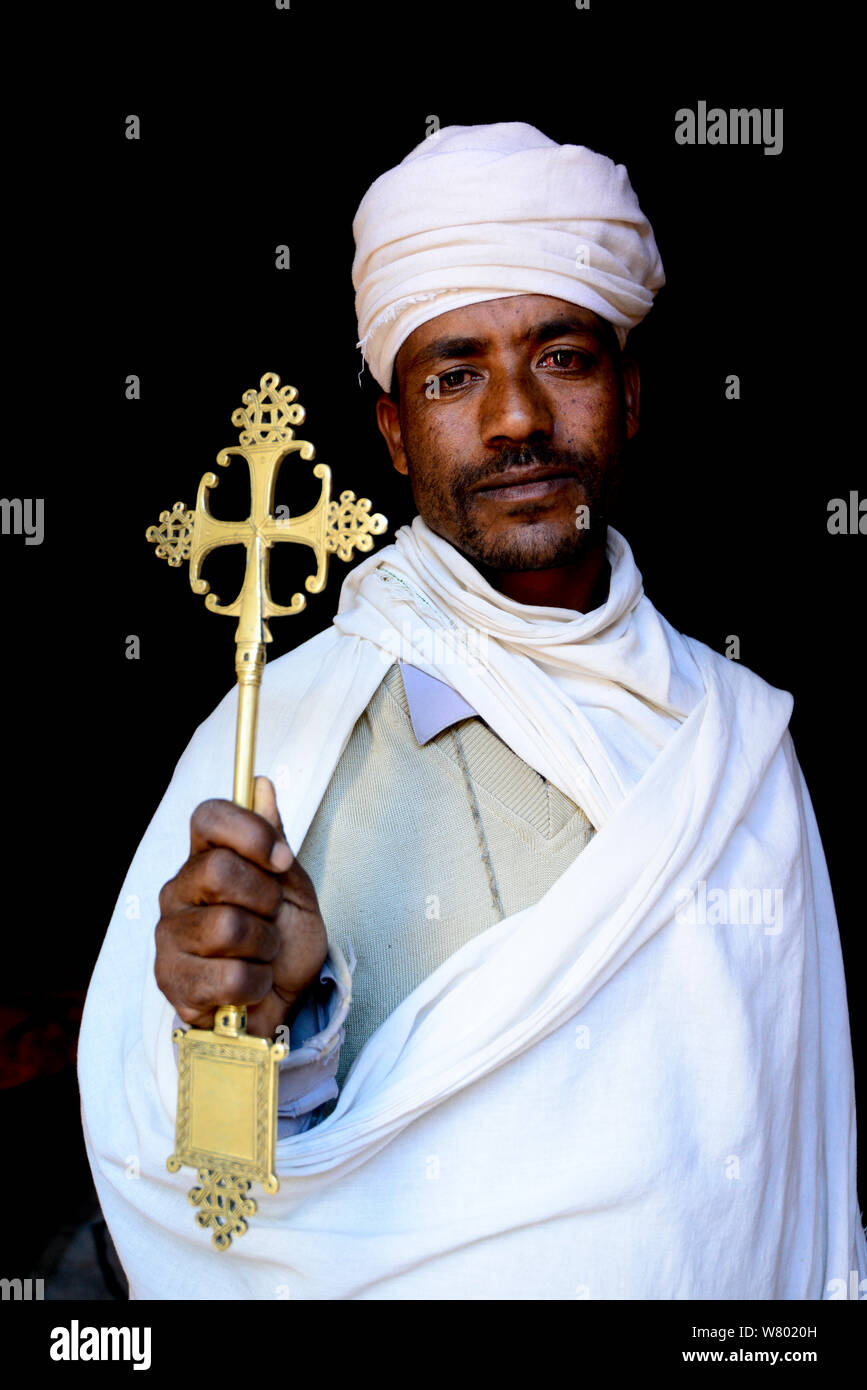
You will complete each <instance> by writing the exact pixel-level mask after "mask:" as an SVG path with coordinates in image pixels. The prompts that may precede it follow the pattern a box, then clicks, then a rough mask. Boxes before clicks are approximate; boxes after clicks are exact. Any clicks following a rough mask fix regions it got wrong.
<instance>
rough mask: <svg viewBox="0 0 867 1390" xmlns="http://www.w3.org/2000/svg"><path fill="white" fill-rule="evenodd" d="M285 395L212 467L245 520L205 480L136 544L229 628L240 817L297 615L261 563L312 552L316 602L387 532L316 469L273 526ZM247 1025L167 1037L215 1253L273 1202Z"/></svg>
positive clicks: (264, 1091)
mask: <svg viewBox="0 0 867 1390" xmlns="http://www.w3.org/2000/svg"><path fill="white" fill-rule="evenodd" d="M297 394H298V393H297V391H296V390H295V388H294V387H293V386H283V387H281V386H280V378H279V377H278V376H276V375H275V374H274V373H273V372H266V373H265V375H264V376H263V377H262V378H261V381H260V383H259V390H258V391H254V390H250V391H247V392H245V393H244V395H243V397H242V400H243V402H244V404H243V405H242V406H240V407H239V408H238V409H237V410H236V411H235V412H234V413H233V415H232V424H233V425H236V426H237V427H238V429H239V431H240V434H239V439H240V443H239V444H238V445H235V446H234V447H232V448H228V449H223V450H221V452H220V453H219V454H218V455H217V463H218V464H219V465H220V466H221V467H223V468H226V467H228V466H229V464H230V463H231V460H232V459H233V458H235V457H239V458H242V459H244V461H245V462H246V464H247V468H248V470H249V475H250V497H251V504H250V514H249V516H248V517H247V518H246V519H245V520H244V521H218V520H217V519H216V518H215V517H214V516H212V515H211V511H210V508H209V505H208V500H209V495H210V493H211V492H212V491H213V489H214V488H215V487H216V486H217V484H218V482H219V479H218V477H217V475H216V474H215V473H210V472H209V473H205V475H204V476H203V478H202V480H201V482H200V483H199V490H198V495H197V498H196V505H195V507H193V508H191V509H187V508H185V507H184V504H183V503H182V502H176V503H175V504H174V506H173V507H172V509H171V511H165V512H161V513H160V520H159V525H158V526H149V527H148V530H147V539H148V540H149V541H151V542H153V543H154V544H155V545H156V553H157V555H158V556H159V557H160V558H161V559H165V560H167V561H168V563H169V565H171V566H172V567H173V568H177V567H178V566H179V565H181V564H183V563H184V561H189V566H190V569H189V575H190V585H191V586H192V589H193V591H194V593H197V594H202V595H205V605H206V607H207V608H209V609H210V610H211V612H213V613H224V614H227V615H228V616H231V617H236V618H237V619H238V625H237V628H236V630H235V643H236V648H235V672H236V675H237V678H238V718H237V733H236V741H235V777H234V791H233V800H234V801H235V802H236V803H237V804H238V805H239V806H244V807H246V808H247V809H251V808H252V806H253V783H254V765H255V753H256V722H257V713H258V701H259V686H260V685H261V682H262V672H263V670H264V667H265V648H266V644H267V643H268V642H270V641H271V640H272V638H271V632H270V629H269V627H268V619H269V618H277V617H282V616H284V615H289V614H292V613H300V612H301V611H302V609H304V608H305V607H306V603H307V600H306V599H305V597H304V595H303V594H300V593H296V594H293V596H292V599H291V601H290V602H289V603H288V604H285V605H281V604H278V603H275V601H274V599H273V598H272V595H271V589H270V576H269V555H270V551H271V549H272V548H273V546H274V545H276V544H278V543H279V542H281V541H289V542H292V543H294V544H296V545H307V546H309V547H310V548H311V549H312V550H313V553H314V557H315V561H316V571H315V573H314V574H311V575H309V576H308V577H307V579H306V580H305V581H304V587H305V588H306V590H307V592H308V593H311V594H318V593H321V592H322V590H323V589H324V587H325V582H326V579H327V577H328V562H329V557H330V556H331V555H333V554H337V555H338V556H339V557H340V559H342V560H350V559H352V558H353V552H354V551H355V550H359V551H368V550H371V549H372V548H373V537H374V536H378V535H381V534H382V533H383V532H384V531H385V529H386V525H387V522H386V519H385V517H384V516H382V515H380V514H379V513H374V514H371V511H370V505H371V504H370V502H369V501H368V499H367V498H364V497H363V498H361V499H359V500H357V501H356V498H355V494H354V493H353V492H342V493H341V494H340V500H339V501H333V500H332V497H331V470H330V468H328V467H327V465H325V464H322V463H317V464H316V465H315V467H314V469H313V473H314V476H315V477H317V478H320V479H321V482H322V487H321V492H320V496H319V500H318V501H317V503H316V505H315V506H314V507H313V508H312V509H311V510H310V511H309V512H306V513H305V514H304V515H303V516H299V517H293V516H291V515H290V516H289V517H280V518H275V516H274V515H273V511H274V490H275V486H276V482H277V475H278V472H279V470H280V467H281V465H282V463H283V462H284V460H285V459H287V458H288V457H289V455H291V454H296V453H297V454H299V455H300V457H301V458H302V459H304V460H305V461H309V460H312V459H313V457H314V455H315V449H314V447H313V445H312V444H310V443H309V442H308V441H307V440H301V439H296V438H295V429H294V427H295V426H297V425H300V424H302V423H303V421H304V418H305V412H304V408H303V407H302V406H301V405H298V404H297V403H296V397H297ZM225 545H243V546H245V547H246V551H247V563H246V569H245V573H244V580H243V583H242V585H241V589H240V592H239V593H238V595H237V597H236V598H235V599H234V600H233V602H231V603H228V604H221V603H220V600H219V598H218V596H217V595H216V594H214V593H211V591H210V585H209V583H208V581H207V580H205V579H203V578H202V573H201V572H202V564H203V562H204V560H205V559H206V558H207V556H208V555H209V554H210V553H211V551H213V550H215V549H217V548H218V547H220V546H225ZM246 1022H247V1014H246V1009H245V1008H244V1007H242V1006H236V1005H233V1004H224V1005H223V1004H221V1005H220V1006H219V1007H218V1009H217V1011H216V1013H215V1015H214V1027H213V1029H212V1030H207V1029H198V1028H188V1029H186V1030H185V1029H182V1028H177V1029H175V1031H174V1033H173V1034H172V1038H173V1040H174V1042H175V1043H176V1044H177V1047H178V1110H177V1120H176V1126H175V1150H174V1153H173V1154H171V1156H170V1157H169V1159H168V1160H167V1163H168V1167H169V1169H170V1170H171V1171H172V1172H177V1171H178V1169H179V1168H180V1167H182V1166H184V1167H192V1168H196V1169H197V1170H198V1176H199V1184H200V1185H199V1186H198V1187H194V1188H193V1189H192V1191H191V1192H190V1193H189V1199H190V1201H191V1202H192V1203H193V1205H194V1206H195V1207H196V1208H197V1211H196V1217H195V1219H196V1222H197V1224H198V1225H199V1226H201V1227H202V1228H203V1229H204V1230H207V1229H210V1230H211V1233H212V1239H213V1243H214V1245H215V1246H216V1247H217V1249H218V1250H226V1249H228V1248H229V1247H230V1245H231V1243H232V1237H233V1236H238V1235H243V1233H244V1231H246V1229H247V1218H248V1217H249V1216H252V1215H253V1214H254V1213H255V1211H256V1203H255V1201H254V1200H253V1198H251V1197H249V1196H248V1195H247V1194H248V1193H249V1190H250V1187H251V1186H252V1184H253V1183H254V1182H260V1183H261V1184H262V1186H263V1187H264V1189H265V1191H266V1192H271V1193H273V1192H276V1191H277V1189H278V1187H279V1180H278V1178H277V1176H276V1174H275V1172H274V1161H275V1145H276V1139H277V1082H278V1073H279V1066H280V1062H281V1061H282V1060H283V1058H284V1057H285V1056H286V1055H287V1053H288V1050H289V1049H288V1047H287V1045H286V1044H285V1043H283V1042H273V1041H271V1040H269V1039H268V1038H255V1037H251V1036H250V1035H249V1034H248V1033H247V1032H246Z"/></svg>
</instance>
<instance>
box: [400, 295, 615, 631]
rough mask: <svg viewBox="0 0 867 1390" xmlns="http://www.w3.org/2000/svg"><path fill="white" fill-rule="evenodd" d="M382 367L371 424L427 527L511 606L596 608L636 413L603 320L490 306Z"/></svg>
mask: <svg viewBox="0 0 867 1390" xmlns="http://www.w3.org/2000/svg"><path fill="white" fill-rule="evenodd" d="M394 370H395V374H396V376H397V382H398V387H399V404H398V403H396V402H395V400H394V399H393V398H392V397H391V396H390V395H386V394H383V395H382V396H380V398H379V400H378V402H377V422H378V424H379V428H380V430H381V432H382V435H383V437H384V439H385V442H386V444H387V445H388V449H389V453H390V454H391V460H392V463H393V464H394V467H395V468H396V469H397V471H398V472H399V473H403V474H405V475H406V476H408V477H409V480H410V484H411V487H412V492H413V499H414V501H415V505H416V508H417V510H418V512H419V514H420V515H421V516H422V517H423V519H424V520H425V521H426V522H427V524H428V526H429V527H430V528H431V530H432V531H436V533H437V534H438V535H440V536H443V537H444V538H445V540H447V541H449V542H450V543H451V544H452V545H453V546H455V548H456V549H457V550H459V551H460V552H461V553H462V554H463V555H465V556H466V557H467V559H468V560H470V561H471V563H472V564H473V565H475V566H476V568H477V569H479V570H480V571H481V573H482V574H483V575H484V577H485V579H487V581H488V582H489V583H490V584H491V585H492V587H493V588H495V589H498V590H499V591H500V593H503V594H505V595H507V597H509V598H512V599H515V600H516V601H517V602H519V603H526V604H542V605H546V606H553V607H558V608H571V609H575V610H577V611H578V612H582V613H583V612H587V611H588V610H589V609H590V608H593V607H595V606H597V604H598V603H599V602H601V601H603V600H604V597H605V594H606V593H607V586H608V563H607V560H606V557H605V540H606V530H607V522H608V516H609V513H610V510H611V506H612V503H613V501H614V499H615V497H616V495H617V491H618V489H619V486H620V482H621V464H622V457H623V451H624V446H625V443H626V441H627V440H628V439H631V438H632V436H633V435H634V434H635V432H636V430H637V429H638V407H639V377H638V368H637V367H636V365H635V363H634V362H632V361H631V360H629V359H623V360H622V361H621V362H619V363H618V361H617V354H616V340H613V335H612V334H611V330H610V326H608V325H605V324H604V323H603V322H602V320H601V319H599V318H598V316H597V315H596V314H594V313H592V312H591V311H590V310H589V309H583V308H579V307H578V306H576V305H574V304H569V303H567V302H566V301H565V300H562V299H553V298H551V297H549V296H547V295H515V296H512V297H510V298H508V299H496V300H490V301H488V302H486V303H482V304H473V305H470V306H469V307H468V308H462V309H454V310H452V311H451V312H450V313H448V314H441V315H440V316H439V317H438V318H436V319H431V320H430V321H429V322H428V323H425V324H422V325H421V327H420V328H417V329H416V330H415V332H414V333H412V334H411V335H410V337H409V338H408V339H407V340H406V342H405V343H403V345H402V346H401V348H400V351H399V352H398V354H397V359H396V362H395V367H394ZM431 378H434V379H435V382H436V384H435V385H432V384H431ZM437 389H438V391H439V396H438V398H437V397H436V396H433V397H432V398H430V397H429V392H432V391H435V390H437ZM539 475H541V476H539ZM508 483H512V484H513V486H512V487H510V488H508V487H506V486H504V485H505V484H508ZM516 484H517V485H518V486H515V485H516ZM498 485H499V486H498ZM582 506H584V507H587V509H588V513H589V516H588V514H587V513H584V514H580V513H578V512H577V510H576V509H577V508H579V507H582ZM579 515H580V516H581V519H582V520H589V525H588V526H586V527H578V526H576V519H577V518H578V516H579Z"/></svg>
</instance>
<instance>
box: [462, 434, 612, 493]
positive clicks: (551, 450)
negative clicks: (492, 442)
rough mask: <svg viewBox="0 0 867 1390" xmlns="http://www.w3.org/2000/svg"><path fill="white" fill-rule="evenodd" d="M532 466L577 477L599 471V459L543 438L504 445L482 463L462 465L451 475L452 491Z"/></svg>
mask: <svg viewBox="0 0 867 1390" xmlns="http://www.w3.org/2000/svg"><path fill="white" fill-rule="evenodd" d="M534 466H540V467H545V468H557V469H559V470H561V471H562V472H564V473H576V474H577V475H578V477H579V478H586V477H588V476H592V475H593V474H595V473H598V471H599V462H598V460H597V459H596V458H595V457H594V456H593V455H591V454H587V453H584V452H583V451H582V450H580V449H560V448H557V447H556V446H555V445H553V444H550V443H549V442H548V441H547V440H545V439H542V440H538V441H534V442H533V443H529V442H528V443H526V444H518V445H515V444H506V445H504V446H503V448H502V449H499V450H498V451H497V453H496V454H490V455H488V457H487V458H486V459H485V461H484V462H483V463H465V464H462V465H461V466H460V467H459V468H457V469H456V470H455V472H454V474H453V475H452V480H451V491H452V493H453V494H455V495H456V494H458V493H462V492H465V491H467V490H468V489H469V488H473V487H479V486H483V485H484V484H485V483H486V482H487V481H488V479H489V478H495V477H497V476H498V475H499V474H501V473H505V472H507V471H509V470H511V469H518V468H532V467H534Z"/></svg>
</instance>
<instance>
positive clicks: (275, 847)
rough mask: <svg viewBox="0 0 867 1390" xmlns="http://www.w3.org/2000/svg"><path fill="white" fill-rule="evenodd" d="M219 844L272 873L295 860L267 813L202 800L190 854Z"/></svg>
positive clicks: (192, 829) (195, 817) (194, 819)
mask: <svg viewBox="0 0 867 1390" xmlns="http://www.w3.org/2000/svg"><path fill="white" fill-rule="evenodd" d="M272 794H273V789H272ZM275 807H276V802H275ZM278 822H279V816H278ZM220 847H222V848H226V849H233V850H234V851H235V853H236V854H240V855H243V857H244V858H245V859H249V860H250V861H251V863H253V864H258V865H259V866H260V868H263V869H267V870H268V872H269V873H282V872H283V870H284V869H286V868H287V867H288V865H289V864H290V863H291V862H292V851H291V850H290V849H289V846H288V845H287V844H286V841H285V839H284V838H283V834H282V831H281V830H280V829H279V828H278V827H275V826H274V825H273V824H272V823H271V822H270V821H268V820H266V819H265V817H264V816H260V815H258V814H257V813H256V812H255V811H248V810H246V809H245V808H244V807H243V806H236V805H235V803H234V801H220V800H216V799H215V800H211V801H203V802H202V803H201V805H199V806H197V807H196V809H195V811H194V812H193V814H192V817H191V818H190V854H191V855H192V854H200V853H202V851H203V850H206V849H216V848H220Z"/></svg>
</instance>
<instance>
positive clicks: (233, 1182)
mask: <svg viewBox="0 0 867 1390" xmlns="http://www.w3.org/2000/svg"><path fill="white" fill-rule="evenodd" d="M199 1182H200V1183H201V1184H202V1186H201V1187H194V1188H193V1189H192V1190H191V1191H190V1192H188V1193H187V1196H188V1197H189V1200H190V1201H191V1202H192V1204H193V1206H197V1207H199V1208H200V1210H199V1211H197V1212H196V1225H197V1226H201V1227H202V1229H203V1230H205V1231H207V1230H209V1229H210V1230H211V1232H212V1235H211V1239H212V1240H213V1242H214V1244H215V1245H216V1247H217V1249H218V1250H227V1249H228V1248H229V1246H230V1245H231V1243H232V1236H242V1235H243V1234H244V1232H245V1231H246V1229H247V1222H246V1219H245V1218H246V1217H248V1216H255V1214H256V1203H255V1202H254V1200H253V1198H252V1197H248V1196H247V1193H248V1192H249V1191H250V1188H251V1187H252V1185H253V1184H252V1183H251V1182H250V1179H249V1178H236V1177H230V1176H227V1174H225V1173H216V1172H213V1171H212V1170H211V1169H210V1168H200V1169H199Z"/></svg>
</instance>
